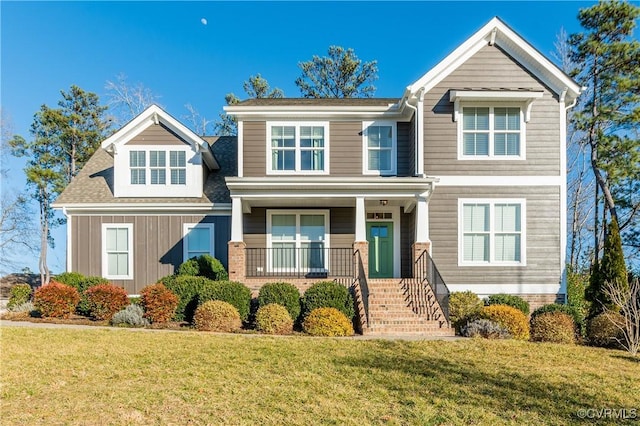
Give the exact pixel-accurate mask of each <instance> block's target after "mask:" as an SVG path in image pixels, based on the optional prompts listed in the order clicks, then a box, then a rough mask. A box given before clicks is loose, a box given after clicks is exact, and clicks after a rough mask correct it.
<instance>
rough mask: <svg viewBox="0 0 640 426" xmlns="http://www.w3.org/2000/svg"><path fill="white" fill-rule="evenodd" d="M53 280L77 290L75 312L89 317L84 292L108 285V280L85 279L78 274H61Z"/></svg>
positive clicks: (87, 303)
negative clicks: (77, 296) (78, 300)
mask: <svg viewBox="0 0 640 426" xmlns="http://www.w3.org/2000/svg"><path fill="white" fill-rule="evenodd" d="M55 280H56V281H57V282H59V283H62V284H66V285H69V286H71V287H73V288H75V289H76V290H78V294H80V302H78V306H77V307H76V312H77V313H78V314H80V315H84V316H89V315H91V310H90V306H89V300H88V299H87V297H86V296H85V291H87V290H88V289H89V288H90V287H93V286H94V285H98V284H109V280H107V279H106V278H102V277H87V276H84V275H82V274H80V273H78V272H63V273H62V274H58V275H56V277H55Z"/></svg>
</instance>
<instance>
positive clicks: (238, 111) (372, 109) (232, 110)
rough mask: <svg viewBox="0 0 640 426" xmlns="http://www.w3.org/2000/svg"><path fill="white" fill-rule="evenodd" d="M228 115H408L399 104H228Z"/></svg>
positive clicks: (257, 117) (269, 117) (265, 117)
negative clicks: (346, 105)
mask: <svg viewBox="0 0 640 426" xmlns="http://www.w3.org/2000/svg"><path fill="white" fill-rule="evenodd" d="M224 108H225V112H226V113H227V114H228V115H233V116H235V117H236V118H238V120H249V119H250V120H276V119H291V118H295V119H304V118H306V119H309V118H312V119H325V120H326V119H338V120H340V119H343V120H344V119H352V118H356V119H381V118H388V119H394V118H395V119H399V118H406V117H408V115H407V114H406V112H405V111H404V108H399V107H398V106H397V104H392V105H391V106H361V107H353V106H349V107H340V106H322V107H318V106H313V107H312V106H292V105H288V106H245V107H243V106H238V105H234V106H227V107H224Z"/></svg>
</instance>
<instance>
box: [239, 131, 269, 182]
mask: <svg viewBox="0 0 640 426" xmlns="http://www.w3.org/2000/svg"><path fill="white" fill-rule="evenodd" d="M243 129H244V130H243V132H242V157H243V166H244V171H243V175H244V176H245V177H261V176H265V175H266V170H267V157H266V152H267V123H266V122H264V121H245V122H243Z"/></svg>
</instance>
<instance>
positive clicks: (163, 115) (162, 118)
mask: <svg viewBox="0 0 640 426" xmlns="http://www.w3.org/2000/svg"><path fill="white" fill-rule="evenodd" d="M159 123H162V124H163V125H165V126H166V127H167V128H168V129H170V130H171V131H172V132H174V133H175V134H176V135H177V136H178V137H180V138H181V139H183V140H184V141H185V142H187V143H188V144H190V145H191V147H192V148H193V149H194V151H200V152H202V158H203V159H204V162H205V164H206V165H207V166H208V167H209V169H211V170H217V169H219V168H220V166H219V165H218V162H217V161H216V159H215V157H214V156H213V154H212V153H211V151H210V150H209V144H207V142H206V141H205V140H204V139H202V138H201V137H200V136H198V135H197V134H195V133H194V132H193V131H191V130H190V129H189V128H188V127H186V126H185V125H184V124H182V123H180V122H179V121H178V120H176V119H175V118H173V117H172V116H171V115H170V114H169V113H168V112H166V111H165V110H163V109H162V108H160V107H159V106H158V105H155V104H153V105H151V106H149V107H148V108H147V109H145V110H144V111H142V112H141V113H140V114H138V116H136V117H135V118H134V119H133V120H131V121H129V122H128V123H127V124H125V125H124V126H123V127H122V128H121V129H120V130H118V131H117V132H115V133H114V134H113V135H111V136H109V137H108V138H107V139H105V140H104V141H103V142H102V144H101V146H102V148H103V149H105V150H107V151H112V150H113V149H117V148H118V146H120V145H124V144H126V143H127V142H129V141H130V140H131V139H133V138H134V137H136V136H138V135H139V134H140V133H142V132H143V131H144V130H146V129H147V128H149V127H150V126H152V125H154V124H159Z"/></svg>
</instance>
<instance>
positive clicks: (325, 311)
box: [302, 308, 353, 337]
mask: <svg viewBox="0 0 640 426" xmlns="http://www.w3.org/2000/svg"><path fill="white" fill-rule="evenodd" d="M302 327H303V328H304V331H305V332H307V333H308V334H310V335H312V336H330V337H333V336H351V335H353V324H352V323H351V320H350V319H349V318H347V316H346V315H345V314H344V313H343V312H341V311H339V310H338V309H336V308H317V309H314V310H313V311H311V312H310V313H309V315H307V317H306V318H305V319H304V322H303V323H302Z"/></svg>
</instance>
